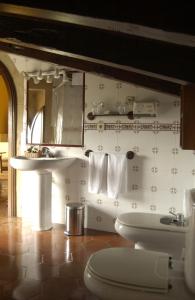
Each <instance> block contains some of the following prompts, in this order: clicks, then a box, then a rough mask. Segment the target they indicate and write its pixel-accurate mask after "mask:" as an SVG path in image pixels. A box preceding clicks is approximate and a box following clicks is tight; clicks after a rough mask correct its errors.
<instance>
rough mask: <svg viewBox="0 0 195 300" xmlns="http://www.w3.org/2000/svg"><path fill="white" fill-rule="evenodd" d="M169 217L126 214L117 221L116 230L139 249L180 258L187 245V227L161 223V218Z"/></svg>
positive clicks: (149, 214) (148, 214)
mask: <svg viewBox="0 0 195 300" xmlns="http://www.w3.org/2000/svg"><path fill="white" fill-rule="evenodd" d="M168 217H169V218H170V216H163V215H160V214H151V213H125V214H122V215H121V216H119V217H118V218H117V219H116V222H115V229H116V232H118V233H119V234H120V235H121V236H122V237H124V238H125V239H127V240H131V241H134V243H135V248H137V249H146V250H154V251H161V252H167V253H169V254H170V255H171V256H173V257H175V258H176V257H177V258H179V257H180V256H181V253H182V249H183V247H184V245H185V232H186V230H187V226H177V225H176V224H174V223H170V224H167V223H166V224H162V223H161V222H160V219H161V218H168ZM166 221H167V220H166Z"/></svg>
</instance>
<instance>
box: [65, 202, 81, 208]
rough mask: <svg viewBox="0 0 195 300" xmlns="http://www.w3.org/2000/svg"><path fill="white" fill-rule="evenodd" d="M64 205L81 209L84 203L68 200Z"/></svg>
mask: <svg viewBox="0 0 195 300" xmlns="http://www.w3.org/2000/svg"><path fill="white" fill-rule="evenodd" d="M66 207H68V208H70V209H83V208H84V205H83V204H82V203H79V202H70V203H67V204H66Z"/></svg>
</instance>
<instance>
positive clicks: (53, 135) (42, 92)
mask: <svg viewBox="0 0 195 300" xmlns="http://www.w3.org/2000/svg"><path fill="white" fill-rule="evenodd" d="M24 75H25V77H26V79H27V103H26V104H27V105H26V108H27V114H26V115H27V130H26V140H27V144H39V145H53V146H55V145H56V146H70V147H74V146H75V147H78V146H83V119H84V80H85V78H84V73H82V72H78V71H72V70H71V71H70V70H65V69H62V68H57V69H55V71H49V72H40V71H39V72H37V73H25V74H24Z"/></svg>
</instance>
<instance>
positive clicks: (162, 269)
mask: <svg viewBox="0 0 195 300" xmlns="http://www.w3.org/2000/svg"><path fill="white" fill-rule="evenodd" d="M168 265H169V255H168V254H166V253H161V252H155V251H143V250H142V251H140V250H135V249H130V248H108V249H103V250H100V251H98V252H96V253H94V254H93V255H91V257H90V259H89V260H88V263H87V265H86V270H85V272H87V274H88V278H89V279H88V280H90V277H93V278H95V279H96V280H98V281H100V282H104V283H106V284H109V285H114V286H117V287H121V288H126V289H133V290H140V291H147V292H157V293H167V291H168V288H169V284H168Z"/></svg>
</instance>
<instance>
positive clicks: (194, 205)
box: [184, 189, 195, 293]
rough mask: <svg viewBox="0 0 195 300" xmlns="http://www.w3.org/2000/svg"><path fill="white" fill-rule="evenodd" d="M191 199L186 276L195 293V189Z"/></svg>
mask: <svg viewBox="0 0 195 300" xmlns="http://www.w3.org/2000/svg"><path fill="white" fill-rule="evenodd" d="M187 195H188V197H189V204H190V207H189V212H190V215H189V228H188V231H187V233H186V243H185V260H184V275H185V281H186V284H187V286H188V288H189V289H190V290H191V292H193V293H195V189H192V190H190V191H189V193H187Z"/></svg>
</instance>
